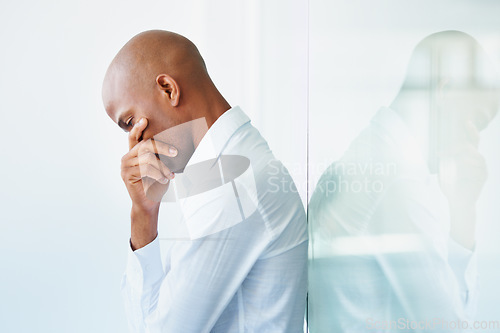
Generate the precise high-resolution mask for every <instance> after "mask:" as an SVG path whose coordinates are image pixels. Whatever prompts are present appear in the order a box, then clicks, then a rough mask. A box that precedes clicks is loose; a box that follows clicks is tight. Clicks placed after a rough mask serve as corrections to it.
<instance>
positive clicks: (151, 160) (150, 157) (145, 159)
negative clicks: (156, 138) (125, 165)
mask: <svg viewBox="0 0 500 333" xmlns="http://www.w3.org/2000/svg"><path fill="white" fill-rule="evenodd" d="M137 162H138V163H139V164H140V165H143V164H151V165H154V166H155V167H156V168H157V169H158V170H160V171H161V173H162V174H163V176H165V177H167V178H172V177H173V173H172V172H171V171H170V169H169V168H168V167H167V166H166V165H165V164H163V162H162V161H161V160H160V159H159V158H158V157H157V156H156V154H154V153H152V152H146V153H145V154H142V155H139V156H138V157H137Z"/></svg>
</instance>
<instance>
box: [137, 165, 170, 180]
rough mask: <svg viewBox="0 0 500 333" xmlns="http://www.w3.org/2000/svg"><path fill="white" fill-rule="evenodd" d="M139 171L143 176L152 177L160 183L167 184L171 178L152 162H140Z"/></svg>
mask: <svg viewBox="0 0 500 333" xmlns="http://www.w3.org/2000/svg"><path fill="white" fill-rule="evenodd" d="M139 171H140V173H141V178H143V179H144V178H145V177H148V178H151V179H154V180H156V181H157V182H159V183H160V184H166V183H168V181H169V180H170V178H168V177H166V176H164V175H163V173H162V172H161V171H160V170H158V169H157V167H155V166H153V165H151V164H140V165H139Z"/></svg>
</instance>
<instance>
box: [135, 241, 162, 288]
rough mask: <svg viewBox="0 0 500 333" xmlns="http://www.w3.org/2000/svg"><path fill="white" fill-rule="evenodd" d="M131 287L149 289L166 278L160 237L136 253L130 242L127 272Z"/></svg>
mask: <svg viewBox="0 0 500 333" xmlns="http://www.w3.org/2000/svg"><path fill="white" fill-rule="evenodd" d="M125 274H126V276H127V280H128V282H129V283H130V284H131V286H135V287H136V288H140V289H148V288H151V287H152V286H153V285H155V284H156V283H158V282H159V281H160V280H162V279H163V277H164V271H163V264H162V260H161V251H160V241H159V239H158V236H156V238H155V239H154V240H153V241H152V242H151V243H149V244H147V245H146V246H144V247H141V248H140V249H137V250H135V251H133V250H132V246H131V244H130V241H129V246H128V260H127V268H126V271H125Z"/></svg>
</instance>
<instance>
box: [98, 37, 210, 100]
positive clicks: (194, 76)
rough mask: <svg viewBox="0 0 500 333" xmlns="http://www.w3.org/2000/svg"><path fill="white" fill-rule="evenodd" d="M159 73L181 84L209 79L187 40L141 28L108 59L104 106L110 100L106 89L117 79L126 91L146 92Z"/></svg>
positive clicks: (196, 83)
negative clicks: (110, 60) (143, 30)
mask: <svg viewBox="0 0 500 333" xmlns="http://www.w3.org/2000/svg"><path fill="white" fill-rule="evenodd" d="M160 74H166V75H168V76H170V77H171V78H173V79H174V80H175V81H176V83H177V84H179V85H181V86H183V87H184V86H187V87H190V86H199V85H201V84H206V83H207V81H209V80H210V79H209V76H208V73H207V68H206V66H205V62H204V61H203V58H202V57H201V55H200V52H199V51H198V49H197V48H196V46H195V45H194V44H193V43H192V42H191V41H190V40H189V39H187V38H186V37H183V36H181V35H179V34H176V33H173V32H169V31H162V30H151V31H145V32H142V33H140V34H138V35H136V36H134V37H133V38H132V39H131V40H130V41H128V42H127V43H126V44H125V45H124V46H123V47H122V48H121V49H120V51H119V52H118V54H117V55H116V56H115V58H114V59H113V61H112V62H111V64H110V66H109V68H108V71H107V73H106V76H105V79H104V86H103V98H104V100H105V105H106V104H107V103H106V102H108V101H109V100H110V99H112V98H111V97H112V96H109V94H107V92H108V91H109V90H110V88H111V90H112V88H113V86H114V85H117V84H118V82H120V83H121V84H123V83H124V82H126V83H127V87H126V89H127V90H130V89H133V90H140V91H143V92H148V91H151V88H154V87H155V86H156V84H157V80H156V79H157V77H158V75H160ZM122 88H123V85H122Z"/></svg>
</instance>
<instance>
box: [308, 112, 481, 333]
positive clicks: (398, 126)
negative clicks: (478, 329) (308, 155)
mask: <svg viewBox="0 0 500 333" xmlns="http://www.w3.org/2000/svg"><path fill="white" fill-rule="evenodd" d="M309 226H310V235H311V239H310V246H311V263H310V275H309V280H310V290H309V307H308V309H309V317H308V319H309V327H310V331H311V332H312V333H314V332H396V331H399V330H401V331H407V330H408V329H409V328H407V327H409V325H419V326H414V327H417V329H416V330H414V331H429V330H431V331H436V332H448V331H454V332H456V331H458V330H456V329H455V330H453V329H449V327H450V326H452V325H453V324H452V323H451V322H452V321H455V322H456V321H457V320H462V321H466V320H470V319H471V318H472V316H473V314H474V310H475V306H476V300H477V297H476V294H477V276H476V275H477V270H476V254H475V252H473V251H470V250H468V249H466V248H464V247H462V246H460V245H459V244H458V243H456V242H454V241H453V240H452V239H451V238H450V219H449V208H448V203H447V199H446V197H444V195H443V194H442V191H441V190H440V187H439V183H438V179H437V176H436V175H435V174H431V173H430V172H429V168H428V167H427V162H426V159H425V158H424V155H423V153H422V151H421V149H420V147H419V144H418V143H417V141H416V139H415V138H414V137H413V136H412V135H411V133H410V130H409V129H408V127H407V126H406V124H405V123H404V122H403V121H402V119H401V118H400V117H399V115H398V114H397V113H395V112H394V111H393V110H391V109H389V108H382V109H381V110H379V112H378V113H377V114H376V115H375V117H374V118H373V119H372V121H371V123H370V125H369V126H368V127H367V128H366V129H365V130H364V131H363V132H362V133H361V134H360V135H359V136H358V137H357V138H356V139H355V140H354V141H353V142H352V143H351V145H350V147H349V148H348V150H347V151H346V153H345V154H344V155H343V157H342V158H341V159H340V160H339V161H338V162H336V163H334V164H333V165H332V166H330V167H329V168H328V169H327V170H326V171H325V173H324V174H323V175H322V177H321V179H320V181H319V182H318V184H317V187H316V190H315V193H314V194H313V197H312V198H311V202H310V205H309ZM434 321H441V323H438V322H434ZM412 322H413V324H412ZM427 323H428V324H429V325H430V326H428V327H427V328H424V329H422V327H423V325H424V324H427ZM388 325H392V326H388ZM432 325H435V326H432ZM445 325H448V326H447V327H448V329H447V328H446V326H445ZM429 327H431V328H429ZM410 328H411V327H410ZM432 328H434V330H432Z"/></svg>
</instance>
